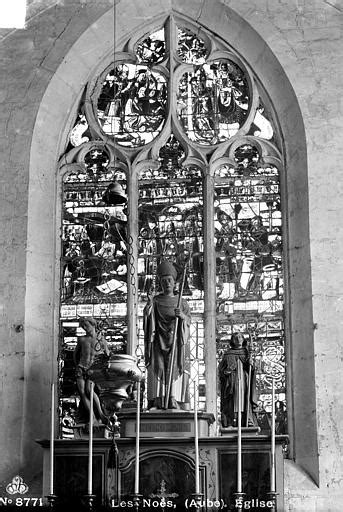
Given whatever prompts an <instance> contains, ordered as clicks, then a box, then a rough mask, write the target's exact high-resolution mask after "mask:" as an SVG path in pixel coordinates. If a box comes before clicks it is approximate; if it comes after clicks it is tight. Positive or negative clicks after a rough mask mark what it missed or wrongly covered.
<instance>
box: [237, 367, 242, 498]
mask: <svg viewBox="0 0 343 512" xmlns="http://www.w3.org/2000/svg"><path fill="white" fill-rule="evenodd" d="M240 370H241V368H240V361H238V364H237V372H238V378H237V388H238V404H237V405H238V412H237V426H238V438H237V492H242V416H241V409H242V397H241V372H240Z"/></svg>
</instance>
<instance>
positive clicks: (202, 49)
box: [177, 28, 208, 64]
mask: <svg viewBox="0 0 343 512" xmlns="http://www.w3.org/2000/svg"><path fill="white" fill-rule="evenodd" d="M177 43H178V44H177V54H178V56H179V57H180V58H181V60H182V62H186V63H187V64H204V63H205V58H206V56H207V53H208V50H207V48H206V46H205V42H204V41H203V40H202V39H201V38H200V37H199V36H197V35H196V34H194V33H193V32H192V31H191V30H188V29H186V28H179V29H178V38H177Z"/></svg>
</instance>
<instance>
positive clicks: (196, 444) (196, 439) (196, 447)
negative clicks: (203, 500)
mask: <svg viewBox="0 0 343 512" xmlns="http://www.w3.org/2000/svg"><path fill="white" fill-rule="evenodd" d="M194 451H195V493H196V494H199V493H200V479H199V432H198V388H197V384H196V382H194Z"/></svg>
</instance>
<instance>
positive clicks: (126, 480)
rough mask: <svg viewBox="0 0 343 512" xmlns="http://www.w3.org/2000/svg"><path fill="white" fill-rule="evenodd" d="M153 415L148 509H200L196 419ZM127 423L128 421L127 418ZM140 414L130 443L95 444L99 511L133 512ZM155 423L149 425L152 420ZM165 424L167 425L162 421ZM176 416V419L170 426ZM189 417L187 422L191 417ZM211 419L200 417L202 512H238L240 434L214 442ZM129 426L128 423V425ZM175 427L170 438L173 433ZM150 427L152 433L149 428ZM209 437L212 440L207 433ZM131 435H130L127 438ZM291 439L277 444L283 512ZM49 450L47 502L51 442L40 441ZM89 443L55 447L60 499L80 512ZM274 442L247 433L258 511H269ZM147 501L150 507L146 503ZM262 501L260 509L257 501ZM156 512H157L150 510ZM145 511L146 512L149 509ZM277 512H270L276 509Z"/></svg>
mask: <svg viewBox="0 0 343 512" xmlns="http://www.w3.org/2000/svg"><path fill="white" fill-rule="evenodd" d="M179 414H180V416H178V413H171V414H170V413H169V414H168V412H167V411H166V412H164V413H163V412H159V413H157V414H156V417H155V418H152V421H151V422H149V420H148V418H149V417H151V416H154V414H153V413H147V414H146V415H145V417H143V418H142V423H141V427H143V428H142V432H141V436H140V456H139V461H140V462H139V489H140V494H141V505H142V506H144V508H145V509H146V510H165V509H166V507H168V508H169V507H171V506H172V505H175V506H176V509H177V510H186V509H187V506H188V508H192V504H193V505H194V501H193V502H192V500H193V499H194V497H193V495H194V492H195V444H194V434H193V433H194V421H193V415H192V413H188V415H187V413H185V412H182V413H179ZM123 415H124V414H123ZM133 415H134V414H133V412H132V413H131V412H129V413H128V419H127V422H126V419H124V420H123V423H124V424H125V426H124V434H125V435H124V436H123V437H120V438H117V439H115V445H116V449H117V452H116V456H115V457H113V454H114V451H113V440H111V439H104V438H95V439H94V444H93V492H94V494H95V495H96V500H95V503H96V505H97V506H98V507H99V508H100V507H101V506H106V507H108V508H117V509H119V510H125V509H128V510H129V509H130V508H132V504H133V494H134V480H135V454H136V437H135V435H134V432H133V431H131V430H130V429H131V428H132V426H133V423H131V420H132V419H133ZM146 416H148V418H147V417H146ZM163 416H164V417H163ZM171 416H172V418H171ZM187 416H188V417H187ZM212 421H213V417H212V415H210V414H203V415H200V420H199V423H200V424H201V423H202V426H201V427H200V428H199V431H200V436H199V476H200V478H199V481H200V493H202V495H203V497H202V500H201V508H200V509H201V510H204V511H210V510H216V509H222V510H224V511H228V510H239V509H238V508H235V506H234V505H235V499H234V496H233V495H234V493H235V492H236V482H237V430H236V429H232V432H231V433H228V432H226V433H225V435H221V436H212V437H210V436H209V435H208V434H209V427H210V424H211V423H212ZM125 422H126V423H125ZM167 424H169V426H170V431H169V432H168V431H167V428H166V425H167ZM144 425H145V427H144ZM206 430H207V432H206ZM126 431H127V432H128V434H131V435H126ZM285 440H286V437H285V436H276V457H275V460H276V489H277V493H278V496H277V508H276V509H275V510H277V511H278V512H282V511H283V510H284V508H283V447H284V443H285ZM39 443H40V444H41V445H42V447H43V449H44V483H43V485H44V494H46V495H48V493H49V460H50V458H49V442H48V441H39ZM87 466H88V440H87V439H74V440H62V439H59V440H55V468H56V471H55V493H56V495H57V496H58V502H59V503H60V504H62V505H63V503H68V504H69V505H74V506H75V507H76V508H77V507H78V506H79V505H80V503H81V501H82V496H84V495H86V494H87ZM269 482H270V436H268V435H261V434H260V433H258V432H256V429H243V432H242V487H243V492H244V493H246V496H245V498H244V500H245V501H246V502H249V501H250V508H251V510H253V511H255V512H256V511H265V510H268V508H269V507H266V503H268V501H269V500H270V497H269V495H268V493H269V490H270V487H269ZM143 500H144V501H143ZM253 500H255V501H253ZM149 507H150V508H149ZM144 508H142V509H144ZM269 509H271V508H269Z"/></svg>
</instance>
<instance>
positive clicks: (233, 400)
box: [218, 333, 257, 427]
mask: <svg viewBox="0 0 343 512" xmlns="http://www.w3.org/2000/svg"><path fill="white" fill-rule="evenodd" d="M230 347H231V348H230V349H229V350H228V351H227V352H226V353H225V354H224V355H223V358H222V360H221V362H220V364H219V368H218V371H219V379H220V392H221V420H222V426H223V427H236V426H237V418H238V393H240V394H241V414H242V426H249V427H251V426H257V419H256V414H255V412H254V411H255V408H256V406H257V403H256V385H255V371H254V368H253V366H252V364H251V362H250V357H249V351H248V349H247V348H246V346H245V342H244V338H243V335H242V334H241V333H234V334H232V336H231V341H230Z"/></svg>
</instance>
